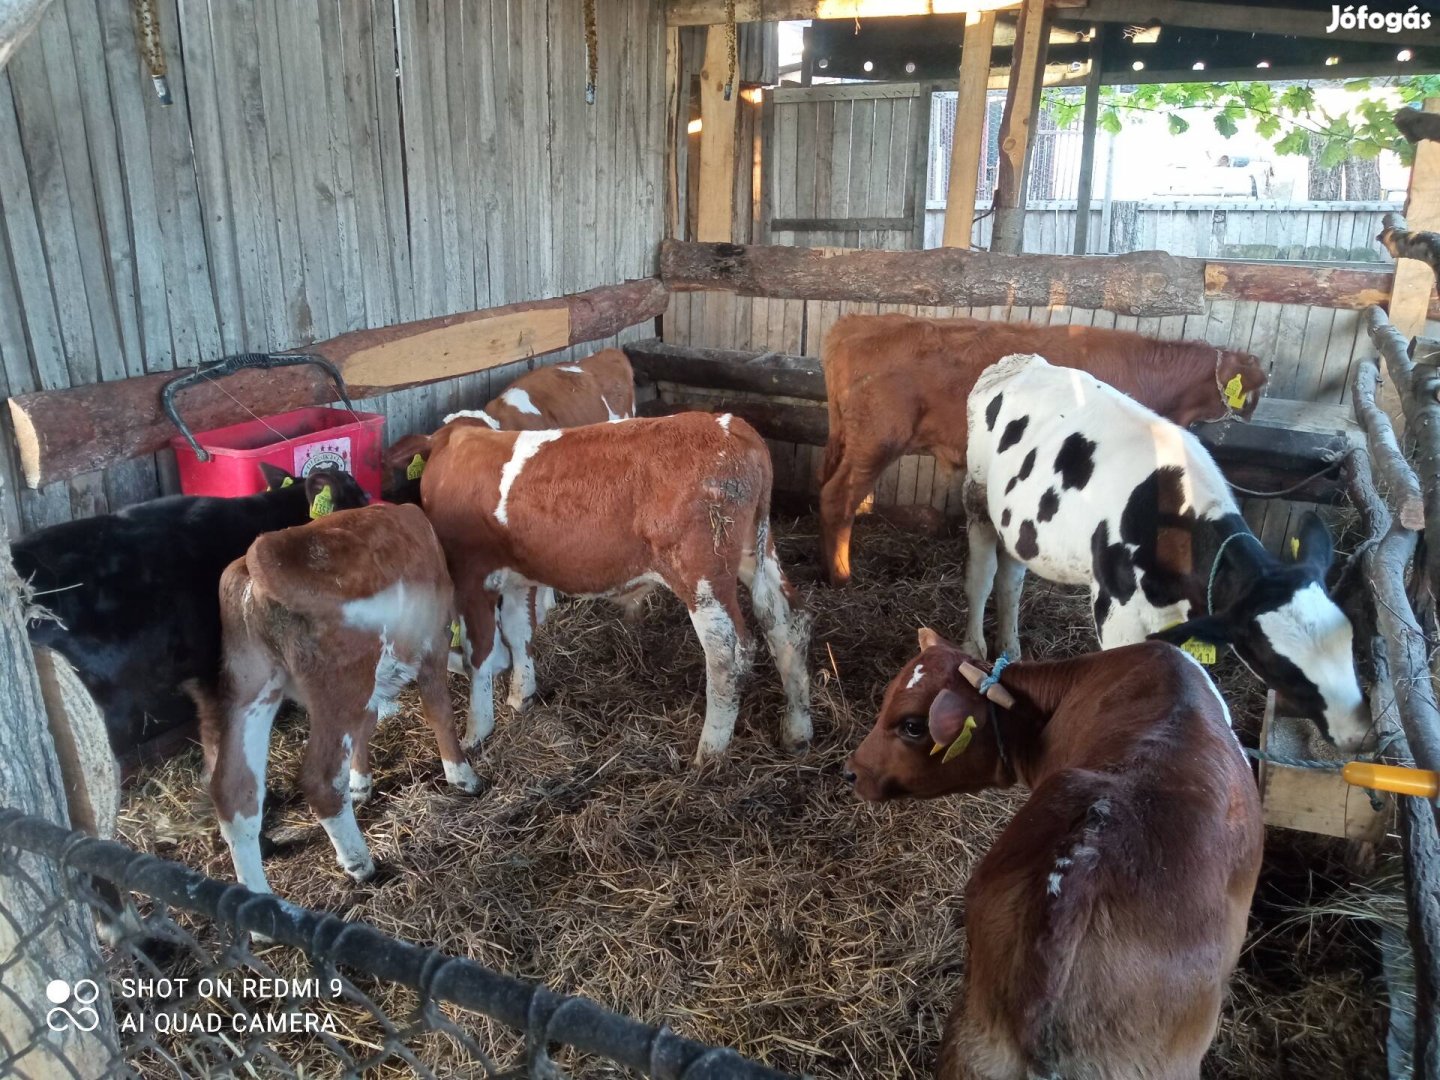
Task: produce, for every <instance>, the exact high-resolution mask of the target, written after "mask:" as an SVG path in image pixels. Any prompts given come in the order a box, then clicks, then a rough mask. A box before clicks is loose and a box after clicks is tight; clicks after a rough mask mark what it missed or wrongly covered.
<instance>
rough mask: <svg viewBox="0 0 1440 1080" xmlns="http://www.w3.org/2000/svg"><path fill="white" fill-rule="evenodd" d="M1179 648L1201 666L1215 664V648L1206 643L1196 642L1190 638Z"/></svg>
mask: <svg viewBox="0 0 1440 1080" xmlns="http://www.w3.org/2000/svg"><path fill="white" fill-rule="evenodd" d="M1180 648H1182V649H1184V650H1185V651H1186V652H1187V653H1189V654H1190V655H1191V656H1193V657H1194V658H1195V659H1196V660H1199V661H1200V663H1202V664H1206V665H1209V664H1213V663H1215V646H1214V645H1212V644H1210V642H1208V641H1196V640H1195V639H1194V638H1191V639H1190V640H1189V641H1187V642H1185V644H1184V645H1181V646H1180Z"/></svg>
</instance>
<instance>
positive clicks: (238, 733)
mask: <svg viewBox="0 0 1440 1080" xmlns="http://www.w3.org/2000/svg"><path fill="white" fill-rule="evenodd" d="M453 605H454V592H453V589H452V587H451V584H450V577H449V575H448V574H447V572H446V569H445V556H444V552H443V551H441V549H440V544H439V542H438V541H437V540H436V539H435V534H434V532H433V531H432V530H431V528H430V524H429V522H428V521H426V519H425V515H424V513H423V512H422V511H421V510H420V508H419V507H416V506H392V505H384V504H382V505H375V506H370V507H366V508H364V509H361V510H353V511H348V512H346V513H341V514H332V515H329V516H326V517H322V518H319V519H317V520H315V521H313V522H311V523H310V524H308V525H302V526H298V527H296V528H293V529H285V530H282V531H280V532H273V533H266V534H264V535H263V536H260V537H259V538H258V539H256V541H255V542H254V543H253V544H251V545H250V550H249V551H248V552H246V553H245V555H244V556H243V557H242V558H240V559H237V560H235V562H233V563H231V564H230V566H229V568H228V569H226V571H225V574H224V576H223V577H222V578H221V581H220V608H221V620H222V626H223V641H224V646H223V647H224V663H223V669H222V677H221V690H220V701H219V702H218V708H214V709H206V710H203V715H202V724H201V734H202V739H203V741H204V746H205V754H206V764H207V767H208V768H209V771H210V792H211V795H212V797H213V798H214V800H215V809H216V812H217V814H218V816H219V819H220V832H221V835H223V836H224V837H225V842H226V843H227V844H228V845H229V847H230V854H231V857H232V858H233V859H234V862H235V873H236V876H237V877H238V878H239V879H240V882H241V883H242V884H243V885H245V886H246V887H248V888H250V889H252V890H254V891H256V892H268V891H269V884H268V882H267V881H266V879H265V871H264V869H263V868H262V867H261V865H260V818H261V813H262V811H263V809H264V806H263V802H264V798H265V771H266V764H267V759H268V757H269V749H270V727H271V724H272V723H273V722H274V719H275V713H276V711H277V710H278V709H279V707H280V704H281V702H282V701H283V700H284V699H285V698H287V697H288V698H291V699H292V700H294V701H298V702H299V703H300V704H301V705H303V706H304V707H305V710H306V712H307V713H308V714H309V721H310V736H309V739H308V740H307V742H306V746H305V757H304V763H303V766H302V775H301V787H302V789H303V790H304V793H305V797H306V799H307V801H308V802H309V804H310V807H311V809H313V810H314V811H315V814H316V816H318V817H319V818H320V824H321V825H323V826H324V828H325V832H326V834H327V835H329V837H330V842H331V843H332V844H333V845H334V846H335V854H336V857H337V859H338V860H339V863H340V866H341V868H342V869H344V871H345V873H347V874H349V875H350V876H351V877H352V878H354V879H355V880H357V881H363V880H365V879H366V878H368V877H370V876H371V875H372V874H374V872H375V863H374V861H373V860H372V859H371V857H370V852H369V850H368V849H367V848H366V846H365V840H364V837H362V836H361V834H360V829H359V826H358V825H357V824H356V822H355V811H354V805H355V804H356V803H359V802H363V801H364V800H365V799H366V798H367V797H368V796H369V794H370V787H371V780H370V759H369V748H370V737H371V735H372V734H373V733H374V730H375V725H376V724H377V723H378V722H379V720H381V719H382V718H384V717H386V716H388V715H389V714H390V713H392V712H394V710H395V708H396V698H397V697H398V696H399V694H400V691H401V690H402V689H404V688H405V687H406V686H407V685H409V684H410V683H411V682H412V681H413V682H416V683H418V684H419V687H420V700H421V704H422V705H423V707H424V711H425V719H426V722H427V723H428V724H429V726H430V729H431V730H432V731H433V732H434V733H435V739H436V741H437V742H438V743H439V745H440V756H441V758H442V759H443V761H444V764H445V778H446V779H447V780H448V781H449V782H450V783H451V784H452V785H454V786H455V787H457V788H459V789H460V790H461V791H464V792H466V793H470V794H473V793H475V792H477V791H479V789H480V782H479V779H478V778H477V777H476V775H475V772H474V770H473V769H471V768H470V765H469V764H468V763H467V762H466V760H465V755H464V753H463V752H462V751H461V749H460V744H459V742H458V741H457V740H456V736H455V721H454V715H453V713H452V710H451V707H450V694H449V690H448V688H447V686H446V679H445V667H446V658H447V656H448V655H449V649H450V640H449V638H450V634H449V630H448V625H449V622H450V618H451V612H452V609H453Z"/></svg>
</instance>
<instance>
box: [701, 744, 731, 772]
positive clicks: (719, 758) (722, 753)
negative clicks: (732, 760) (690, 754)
mask: <svg viewBox="0 0 1440 1080" xmlns="http://www.w3.org/2000/svg"><path fill="white" fill-rule="evenodd" d="M728 751H729V748H728V747H721V748H720V749H719V750H716V749H714V748H713V747H711V748H708V749H707V748H706V747H704V746H701V747H700V748H699V749H697V750H696V751H695V762H694V763H695V767H696V768H697V769H703V768H705V767H706V766H707V765H719V764H720V763H721V762H723V761H724V760H725V758H726V757H727V756H728Z"/></svg>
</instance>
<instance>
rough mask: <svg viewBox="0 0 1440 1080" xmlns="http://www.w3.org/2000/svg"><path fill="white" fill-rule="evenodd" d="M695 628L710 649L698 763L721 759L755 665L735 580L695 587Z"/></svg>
mask: <svg viewBox="0 0 1440 1080" xmlns="http://www.w3.org/2000/svg"><path fill="white" fill-rule="evenodd" d="M693 596H694V599H693V600H692V601H691V603H690V605H689V607H690V623H691V625H692V626H694V627H695V634H696V636H697V637H699V638H700V646H701V648H703V649H704V650H705V726H704V727H703V728H702V729H701V731H700V745H699V746H698V747H697V748H696V750H695V764H697V765H703V764H704V763H705V762H707V761H711V760H714V759H716V758H719V757H722V756H723V755H724V753H725V751H726V750H727V749H728V748H729V746H730V736H731V735H733V734H734V732H735V720H736V718H737V717H738V716H739V715H740V680H741V679H742V678H743V677H744V674H745V671H746V669H747V668H748V667H749V663H750V651H751V646H750V642H749V641H748V640H747V636H746V633H745V623H744V620H743V619H742V618H741V616H740V604H739V601H738V598H737V597H736V595H735V581H734V579H733V578H732V579H722V580H718V581H716V582H713V583H712V582H711V581H710V580H709V579H707V578H701V579H699V580H698V581H697V582H696V583H695V587H694V590H693Z"/></svg>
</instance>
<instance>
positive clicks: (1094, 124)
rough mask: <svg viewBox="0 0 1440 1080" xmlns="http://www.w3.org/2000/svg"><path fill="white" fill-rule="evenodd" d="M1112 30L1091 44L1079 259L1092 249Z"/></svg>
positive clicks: (1078, 197)
mask: <svg viewBox="0 0 1440 1080" xmlns="http://www.w3.org/2000/svg"><path fill="white" fill-rule="evenodd" d="M1108 33H1109V27H1105V26H1102V27H1100V31H1099V33H1097V34H1096V35H1095V38H1094V40H1093V41H1091V42H1090V71H1089V74H1088V75H1087V77H1086V79H1085V111H1084V115H1083V117H1082V120H1081V124H1080V183H1079V186H1078V187H1077V188H1076V191H1075V247H1074V251H1075V254H1076V255H1084V254H1085V252H1086V249H1087V248H1088V247H1089V246H1090V194H1091V192H1092V191H1093V190H1094V186H1095V133H1096V131H1097V129H1098V127H1099V124H1098V121H1099V118H1100V72H1101V70H1102V69H1103V67H1104V63H1103V60H1104V55H1105V37H1106V35H1107V34H1108Z"/></svg>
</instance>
